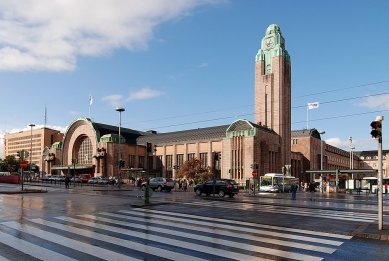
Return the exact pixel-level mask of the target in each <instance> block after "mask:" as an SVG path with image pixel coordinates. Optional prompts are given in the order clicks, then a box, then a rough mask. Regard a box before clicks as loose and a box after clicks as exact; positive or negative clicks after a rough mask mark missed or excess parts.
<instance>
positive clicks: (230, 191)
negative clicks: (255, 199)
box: [194, 179, 239, 198]
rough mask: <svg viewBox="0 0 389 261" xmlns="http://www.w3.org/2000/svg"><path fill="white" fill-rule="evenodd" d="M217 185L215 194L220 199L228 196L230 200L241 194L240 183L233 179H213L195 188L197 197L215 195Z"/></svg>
mask: <svg viewBox="0 0 389 261" xmlns="http://www.w3.org/2000/svg"><path fill="white" fill-rule="evenodd" d="M214 184H215V193H216V194H218V195H219V197H224V196H225V195H228V196H229V197H230V198H232V197H233V196H235V195H236V194H238V193H239V188H238V183H236V181H235V180H233V179H215V180H214V179H211V180H208V181H207V182H205V183H203V184H197V185H196V186H195V187H194V192H195V193H196V195H197V196H201V194H205V195H207V196H209V195H211V194H213V185H214Z"/></svg>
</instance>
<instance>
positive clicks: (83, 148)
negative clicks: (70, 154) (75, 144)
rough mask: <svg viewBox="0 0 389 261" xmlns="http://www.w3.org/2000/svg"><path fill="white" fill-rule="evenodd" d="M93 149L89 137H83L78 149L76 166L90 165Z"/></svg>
mask: <svg viewBox="0 0 389 261" xmlns="http://www.w3.org/2000/svg"><path fill="white" fill-rule="evenodd" d="M92 154H93V147H92V142H91V140H90V139H89V137H86V136H85V137H83V139H82V140H81V143H80V147H79V149H78V153H77V155H78V164H92Z"/></svg>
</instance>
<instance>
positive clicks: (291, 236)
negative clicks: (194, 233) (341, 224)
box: [119, 209, 352, 246]
mask: <svg viewBox="0 0 389 261" xmlns="http://www.w3.org/2000/svg"><path fill="white" fill-rule="evenodd" d="M138 211H141V212H153V213H156V214H157V215H156V216H155V218H160V219H164V218H169V219H171V220H175V216H181V217H183V218H192V219H193V218H196V219H203V220H205V221H213V222H215V224H213V225H215V226H222V227H223V228H226V229H232V228H231V226H226V225H222V224H218V223H217V222H226V220H225V219H220V218H211V217H204V216H195V215H189V214H182V213H174V217H170V216H169V217H167V216H166V215H172V213H171V212H167V211H161V210H149V209H148V210H145V209H139V210H138ZM119 212H120V213H130V212H132V211H129V210H122V211H119ZM158 214H159V215H158ZM161 214H164V216H162V215H161ZM177 220H178V219H177ZM191 222H193V223H196V224H198V225H207V224H208V225H209V223H206V222H202V221H191ZM231 222H233V224H234V225H242V226H248V227H250V228H244V227H239V228H238V231H245V232H251V231H252V229H258V228H264V229H272V230H281V231H282V232H288V233H287V234H284V233H277V232H271V231H268V230H265V233H267V234H269V233H272V234H271V235H274V236H278V237H287V238H289V239H296V240H302V241H308V242H311V240H312V237H305V236H298V235H294V234H295V233H303V234H310V235H315V236H325V237H332V238H339V239H347V240H348V239H351V238H352V236H345V235H338V234H330V233H326V232H315V231H307V230H302V229H295V228H284V227H278V226H270V225H263V224H255V223H249V222H245V221H237V220H231ZM269 235H270V234H269ZM315 240H317V241H315V242H317V243H321V244H327V245H334V246H340V245H341V244H343V242H340V241H335V240H325V239H320V238H316V239H315Z"/></svg>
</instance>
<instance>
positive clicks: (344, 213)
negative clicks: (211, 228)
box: [196, 202, 376, 221]
mask: <svg viewBox="0 0 389 261" xmlns="http://www.w3.org/2000/svg"><path fill="white" fill-rule="evenodd" d="M196 203H199V204H200V202H196ZM201 205H209V206H212V207H219V206H220V207H223V208H225V207H227V208H233V209H235V206H234V207H232V206H231V204H226V203H220V202H213V203H205V204H202V203H201ZM239 205H243V206H245V205H252V204H249V203H243V204H239ZM238 208H241V207H238ZM252 209H258V210H262V209H269V210H276V211H280V209H282V210H283V211H288V212H292V213H301V212H302V213H308V214H310V215H312V214H314V215H318V216H321V214H328V215H330V216H332V215H336V216H340V215H342V216H347V217H353V218H356V219H361V220H364V219H373V221H375V220H376V214H370V213H357V212H350V211H339V210H325V209H317V210H315V212H312V211H306V210H302V209H299V210H296V209H295V208H294V207H290V206H282V207H275V206H269V205H260V208H252ZM361 214H362V215H361Z"/></svg>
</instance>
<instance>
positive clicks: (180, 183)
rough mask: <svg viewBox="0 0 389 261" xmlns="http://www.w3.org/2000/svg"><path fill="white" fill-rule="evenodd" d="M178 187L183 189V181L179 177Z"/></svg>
mask: <svg viewBox="0 0 389 261" xmlns="http://www.w3.org/2000/svg"><path fill="white" fill-rule="evenodd" d="M178 189H182V181H181V179H178Z"/></svg>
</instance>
